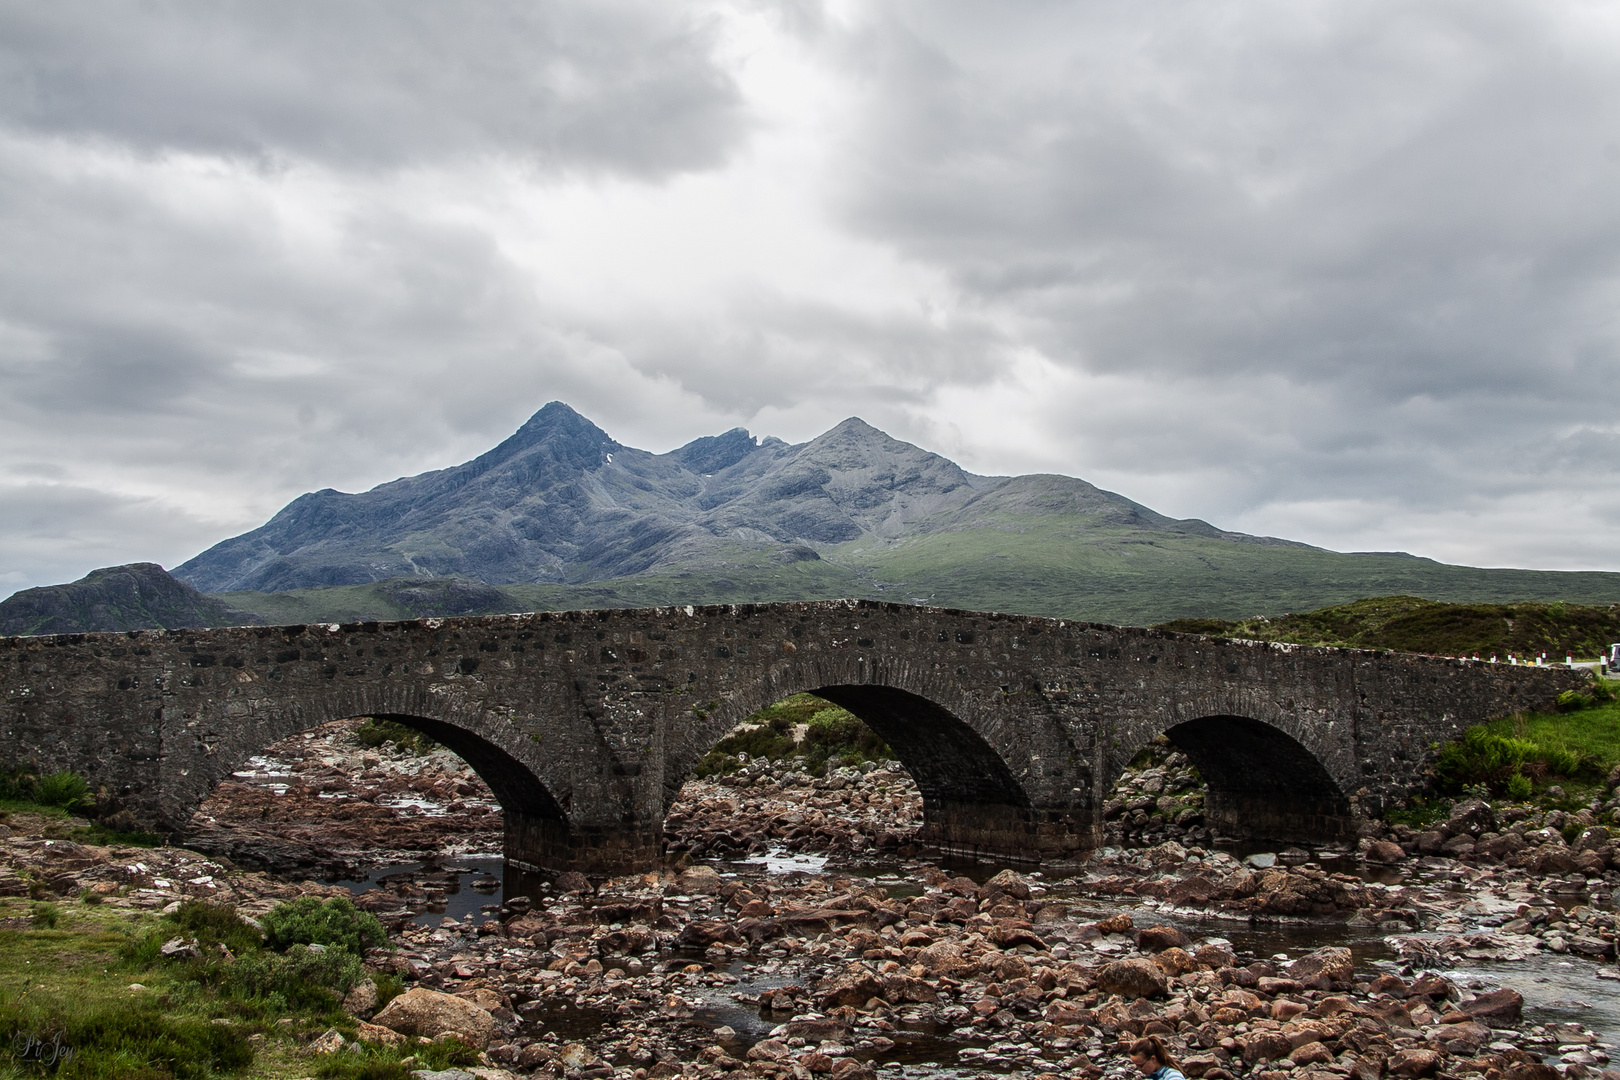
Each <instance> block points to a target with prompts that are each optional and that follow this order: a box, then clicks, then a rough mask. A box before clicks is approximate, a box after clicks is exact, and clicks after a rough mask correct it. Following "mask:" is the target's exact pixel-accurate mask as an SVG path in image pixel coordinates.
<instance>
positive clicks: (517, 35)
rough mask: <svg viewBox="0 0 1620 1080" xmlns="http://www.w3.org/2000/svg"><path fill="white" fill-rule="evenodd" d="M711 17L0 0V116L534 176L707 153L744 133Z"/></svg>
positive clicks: (641, 8) (129, 134)
mask: <svg viewBox="0 0 1620 1080" xmlns="http://www.w3.org/2000/svg"><path fill="white" fill-rule="evenodd" d="M714 47H715V41H714V32H713V28H712V26H711V25H710V24H709V23H708V22H707V21H706V20H705V19H704V18H703V17H702V16H701V15H698V14H695V13H691V12H687V11H682V10H681V9H679V8H677V7H675V6H672V5H666V4H661V3H656V2H648V0H617V2H604V3H598V2H594V0H593V2H565V3H549V4H511V3H498V2H494V0H474V2H469V3H460V4H434V3H427V2H420V0H360V2H356V3H348V4H337V5H334V4H326V3H319V2H316V0H291V2H286V3H274V4H263V3H224V4H216V3H203V2H177V3H165V4H140V5H128V4H117V3H90V4H77V5H59V4H34V3H28V2H26V0H14V2H7V3H3V4H0V116H3V117H4V119H5V120H6V121H7V122H9V123H11V124H13V125H16V126H18V127H20V128H23V129H26V130H30V131H34V132H38V133H42V134H46V135H67V136H74V137H94V138H99V139H105V140H108V141H110V142H113V143H117V144H127V145H131V146H134V147H137V148H140V149H142V150H146V151H164V150H182V151H195V152H200V153H205V154H226V155H235V156H248V157H256V158H262V159H264V160H266V161H267V162H273V161H278V160H285V159H287V158H289V157H292V158H298V157H307V158H314V159H319V160H323V161H328V162H333V163H337V164H342V165H361V166H368V165H382V166H395V165H403V164H411V163H419V162H423V161H431V160H436V159H439V158H442V157H444V156H446V155H460V154H483V153H494V154H501V155H507V156H512V157H515V158H518V159H521V160H524V161H528V162H530V163H532V164H533V165H535V166H536V167H539V168H541V169H545V170H555V169H579V168H584V169H608V170H615V171H623V172H627V173H631V174H636V175H644V176H660V175H665V174H668V173H670V172H675V171H683V170H690V169H700V168H706V167H710V166H713V165H714V164H716V163H717V162H719V161H721V160H722V159H723V158H724V157H725V155H726V154H727V153H728V152H729V151H730V150H731V149H732V148H733V147H734V146H735V145H736V144H737V141H738V140H739V139H740V138H741V137H742V136H743V135H744V134H745V132H746V127H747V124H746V118H745V116H744V114H743V110H742V101H741V96H740V94H739V92H738V90H737V88H736V86H735V85H734V84H733V82H732V80H731V78H730V76H729V75H728V74H727V73H726V72H724V71H723V70H722V69H721V68H720V67H719V66H718V64H717V63H716V62H715V60H714V57H713V52H714Z"/></svg>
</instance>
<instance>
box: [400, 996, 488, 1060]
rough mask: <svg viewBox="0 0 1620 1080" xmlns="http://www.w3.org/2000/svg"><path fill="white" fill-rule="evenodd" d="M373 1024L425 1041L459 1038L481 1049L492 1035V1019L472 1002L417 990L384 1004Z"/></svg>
mask: <svg viewBox="0 0 1620 1080" xmlns="http://www.w3.org/2000/svg"><path fill="white" fill-rule="evenodd" d="M373 1022H374V1023H377V1024H379V1025H381V1026H383V1027H386V1028H391V1029H393V1030H394V1031H397V1032H399V1033H400V1034H401V1035H421V1036H425V1037H427V1038H429V1039H432V1038H436V1037H438V1036H440V1035H444V1034H454V1035H459V1036H461V1037H462V1038H464V1039H466V1040H467V1041H468V1042H470V1043H472V1044H473V1045H474V1046H479V1047H482V1046H484V1045H485V1044H487V1043H488V1042H489V1040H490V1038H491V1037H492V1036H493V1035H494V1034H495V1018H494V1017H492V1016H491V1015H490V1014H489V1013H488V1012H487V1011H486V1010H484V1009H481V1008H479V1007H478V1006H477V1005H474V1004H473V1003H472V1002H470V1001H467V1000H465V999H463V998H459V997H455V996H453V995H451V994H441V993H439V992H438V991H436V990H427V989H423V988H421V987H417V988H415V989H411V990H407V991H405V993H403V994H401V995H399V996H398V997H396V998H394V999H393V1000H392V1001H390V1002H389V1003H388V1004H387V1005H385V1006H384V1007H383V1009H382V1011H381V1012H379V1013H378V1014H377V1015H376V1016H375V1017H373Z"/></svg>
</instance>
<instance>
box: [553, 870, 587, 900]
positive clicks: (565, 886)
mask: <svg viewBox="0 0 1620 1080" xmlns="http://www.w3.org/2000/svg"><path fill="white" fill-rule="evenodd" d="M551 884H552V887H553V888H555V889H556V890H557V891H558V892H560V893H563V894H565V895H566V894H569V893H589V892H591V891H593V890H592V889H591V881H590V879H589V878H587V877H586V876H585V875H584V874H581V873H580V872H579V871H577V870H569V871H566V872H564V873H561V874H558V875H557V880H556V881H553V882H552V883H551Z"/></svg>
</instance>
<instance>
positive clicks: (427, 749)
mask: <svg viewBox="0 0 1620 1080" xmlns="http://www.w3.org/2000/svg"><path fill="white" fill-rule="evenodd" d="M354 738H355V741H356V742H358V743H359V744H360V745H361V746H364V747H367V748H369V749H375V748H376V747H379V746H381V745H383V744H384V743H393V744H394V745H395V746H397V747H399V749H400V750H402V751H404V752H405V753H407V754H431V753H432V752H433V751H434V750H437V749H438V748H439V744H438V743H437V742H436V741H435V740H433V739H432V738H430V737H428V736H427V735H424V734H422V733H421V732H420V731H417V730H416V729H415V728H409V727H406V726H405V725H404V724H401V723H399V722H397V721H394V720H378V719H376V718H375V717H372V718H370V719H368V720H367V721H366V722H365V723H363V724H361V725H360V726H359V727H358V728H356V729H355V731H354Z"/></svg>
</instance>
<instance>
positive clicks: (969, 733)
mask: <svg viewBox="0 0 1620 1080" xmlns="http://www.w3.org/2000/svg"><path fill="white" fill-rule="evenodd" d="M806 692H808V693H811V694H814V695H816V696H817V697H820V698H824V699H826V700H827V701H830V702H832V703H833V704H835V705H838V706H841V707H842V708H844V709H847V710H849V712H851V713H852V714H854V715H855V716H856V717H858V718H859V719H860V720H861V722H862V723H864V724H866V726H867V727H869V728H871V729H872V731H873V732H875V733H876V734H877V736H878V737H879V738H881V739H882V740H883V741H884V742H886V743H888V744H889V746H890V748H891V749H893V751H894V753H895V756H896V757H897V758H899V759H900V763H901V764H902V765H904V766H905V767H906V771H907V772H909V773H910V774H911V778H912V780H913V781H914V782H915V783H916V784H917V788H918V791H919V792H920V793H921V795H922V800H923V827H922V830H921V832H920V833H919V835H918V839H919V840H921V841H922V842H923V843H926V844H930V845H934V846H937V847H939V848H940V849H941V850H942V851H945V852H947V853H950V854H954V855H967V856H977V855H981V854H990V853H995V854H997V855H999V856H1003V857H1008V858H1012V859H1014V860H1021V861H1029V862H1039V861H1040V860H1041V858H1042V856H1043V854H1044V855H1048V856H1050V855H1053V854H1057V853H1060V852H1069V851H1073V850H1074V849H1075V848H1076V847H1077V845H1076V843H1075V842H1074V839H1073V835H1072V834H1073V833H1074V832H1075V830H1076V829H1080V830H1082V831H1083V832H1084V834H1085V836H1086V837H1087V838H1088V839H1089V838H1090V837H1091V836H1092V834H1093V832H1094V827H1093V825H1092V823H1091V822H1090V820H1089V817H1087V819H1086V820H1084V821H1080V820H1079V819H1078V817H1076V816H1075V815H1069V814H1055V815H1054V814H1048V813H1044V812H1041V811H1038V810H1035V809H1033V808H1032V807H1031V805H1030V798H1029V794H1028V792H1026V791H1025V790H1024V787H1023V785H1022V784H1020V783H1019V782H1018V779H1017V777H1015V776H1014V775H1013V773H1012V770H1011V769H1010V768H1008V766H1007V763H1006V762H1005V761H1004V760H1002V757H1001V755H1000V754H999V753H998V752H997V751H996V750H995V749H994V748H993V747H992V746H991V745H990V743H989V742H987V741H986V740H985V738H984V737H983V736H982V735H980V734H979V733H978V732H977V731H975V730H974V729H973V728H972V727H971V726H970V725H968V724H967V723H966V722H965V721H963V720H962V719H960V718H959V717H957V716H956V715H954V714H953V713H951V712H950V711H949V710H948V709H946V708H944V707H943V706H941V705H939V704H937V703H936V702H933V701H930V700H929V699H927V698H925V697H922V696H920V695H918V694H913V693H911V692H909V691H906V690H900V689H897V688H895V687H892V686H879V685H869V684H834V685H828V686H819V687H810V688H807V691H806ZM716 741H718V740H716ZM692 749H693V751H694V752H697V753H701V751H698V750H697V748H696V747H694V748H692ZM694 760H695V759H694ZM684 771H685V772H689V770H684ZM671 779H672V780H676V784H677V787H676V790H678V786H679V783H680V782H682V781H684V779H685V775H681V776H679V778H678V780H677V779H676V777H675V776H674V775H672V776H671ZM671 797H672V798H673V793H672V796H671ZM1078 846H1084V845H1078Z"/></svg>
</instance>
